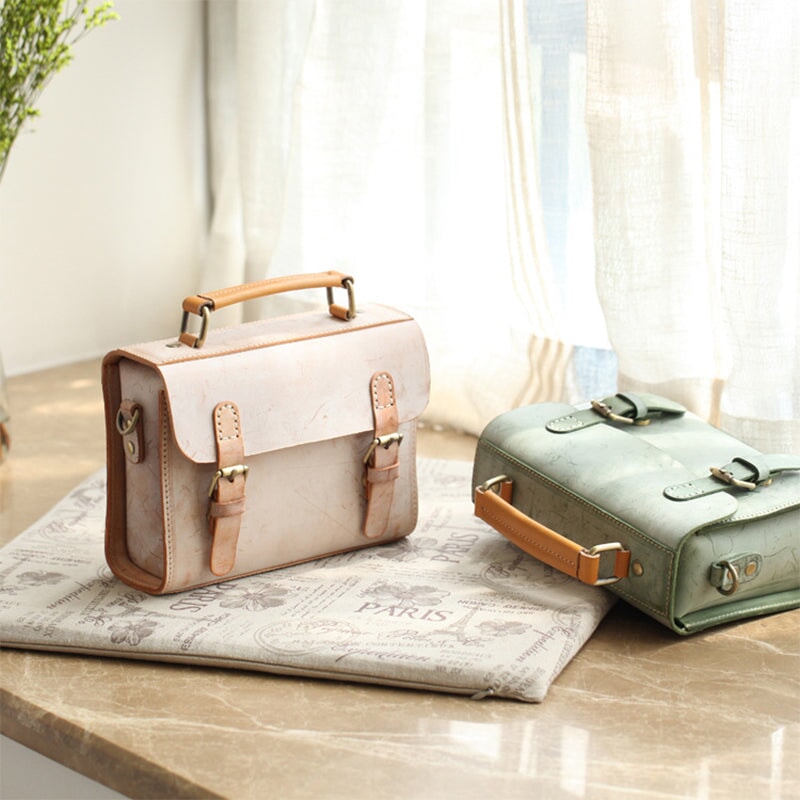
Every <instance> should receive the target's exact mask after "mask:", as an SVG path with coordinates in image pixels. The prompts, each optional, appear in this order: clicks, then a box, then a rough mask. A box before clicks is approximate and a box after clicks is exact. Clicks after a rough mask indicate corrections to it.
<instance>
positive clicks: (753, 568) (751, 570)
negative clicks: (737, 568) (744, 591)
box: [744, 561, 758, 577]
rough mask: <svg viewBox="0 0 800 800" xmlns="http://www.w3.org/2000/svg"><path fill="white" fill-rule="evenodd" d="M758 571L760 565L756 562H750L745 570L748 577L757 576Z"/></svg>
mask: <svg viewBox="0 0 800 800" xmlns="http://www.w3.org/2000/svg"><path fill="white" fill-rule="evenodd" d="M757 569H758V564H757V563H756V562H755V561H750V562H748V564H747V566H746V567H745V568H744V574H745V575H747V576H748V577H749V576H751V575H755V574H756V570H757Z"/></svg>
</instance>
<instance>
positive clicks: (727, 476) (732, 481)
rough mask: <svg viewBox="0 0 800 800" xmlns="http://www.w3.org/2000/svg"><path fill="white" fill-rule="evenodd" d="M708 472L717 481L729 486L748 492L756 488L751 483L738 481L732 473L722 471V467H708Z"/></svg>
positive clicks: (725, 470)
mask: <svg viewBox="0 0 800 800" xmlns="http://www.w3.org/2000/svg"><path fill="white" fill-rule="evenodd" d="M708 471H709V472H710V473H711V474H712V475H713V476H714V477H715V478H716V479H717V480H720V481H722V482H723V483H727V484H728V485H729V486H736V487H737V488H738V489H747V490H748V491H750V492H752V491H753V489H755V488H756V484H755V483H752V482H751V481H740V480H739V479H738V478H737V477H735V476H734V474H733V473H732V472H730V471H728V470H727V469H722V467H709V468H708Z"/></svg>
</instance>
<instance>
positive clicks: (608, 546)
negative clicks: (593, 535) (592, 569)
mask: <svg viewBox="0 0 800 800" xmlns="http://www.w3.org/2000/svg"><path fill="white" fill-rule="evenodd" d="M648 421H649V420H648ZM626 549H627V548H625V547H623V546H622V544H621V543H620V542H605V543H603V544H596V545H595V546H594V547H590V548H589V549H588V550H586V549H584V550H583V552H584V553H585V554H586V555H587V556H596V555H598V554H599V553H608V552H611V551H618V552H622V551H624V550H626ZM621 580H622V578H618V577H617V576H616V575H615V576H614V577H613V578H598V579H597V580H596V581H595V582H594V583H593V584H592V586H610V585H611V584H612V583H616V582H617V581H621Z"/></svg>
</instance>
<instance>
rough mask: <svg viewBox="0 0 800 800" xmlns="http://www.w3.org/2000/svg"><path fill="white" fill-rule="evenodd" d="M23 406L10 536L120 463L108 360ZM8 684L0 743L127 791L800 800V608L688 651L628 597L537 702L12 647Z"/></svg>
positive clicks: (19, 395)
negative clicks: (115, 457) (110, 442)
mask: <svg viewBox="0 0 800 800" xmlns="http://www.w3.org/2000/svg"><path fill="white" fill-rule="evenodd" d="M9 394H10V397H11V404H12V427H11V433H12V437H13V442H12V452H11V457H10V458H9V459H8V460H7V461H6V462H4V463H3V464H0V543H5V542H7V541H9V540H10V539H11V538H13V537H14V536H16V535H17V534H18V533H20V532H22V531H23V530H24V529H25V528H26V527H27V526H28V525H30V524H32V523H33V522H34V521H36V519H38V518H39V517H40V516H41V515H42V514H43V513H44V512H45V511H47V510H48V509H49V508H50V507H51V506H52V505H54V504H55V503H56V502H57V501H58V500H60V499H61V498H62V497H63V496H64V495H66V494H67V493H68V492H69V490H70V489H72V488H73V487H74V486H75V485H76V484H77V483H78V482H80V481H81V480H83V479H84V478H85V477H86V476H87V475H89V474H91V473H92V472H93V471H94V470H96V469H97V468H98V467H100V466H102V465H103V463H104V459H105V451H104V433H103V419H102V399H101V391H100V380H99V364H98V362H97V361H87V362H81V363H78V364H74V365H69V366H66V367H58V368H54V369H50V370H45V371H41V372H38V373H33V374H29V375H24V376H19V377H15V378H13V379H11V380H10V381H9ZM473 448H474V442H473V441H472V440H470V439H469V438H467V437H454V436H452V435H447V434H442V433H439V432H435V431H430V430H426V431H423V433H422V435H421V440H420V454H421V455H423V456H436V457H445V458H463V459H470V458H471V457H472V452H473ZM0 682H1V685H0V692H1V694H0V698H1V699H0V711H1V712H2V716H1V717H0V730H2V733H4V734H5V735H7V736H9V737H11V738H13V739H16V740H17V741H19V742H21V743H23V744H25V745H27V746H28V747H31V748H33V749H35V750H38V751H39V752H41V753H43V754H45V755H47V756H50V757H51V758H54V759H56V760H57V761H59V762H61V763H63V764H65V765H67V766H69V767H71V768H73V769H76V770H77V771H79V772H81V773H83V774H85V775H88V776H89V777H91V778H94V779H95V780H98V781H100V782H101V783H104V784H106V785H107V786H109V787H111V788H113V789H116V790H117V791H119V792H121V793H123V794H125V795H128V796H131V797H169V798H178V797H230V798H249V797H259V798H261V797H265V796H270V797H272V796H275V797H282V798H311V797H313V798H321V797H322V798H339V797H341V798H345V797H347V798H361V797H365V798H366V797H369V798H383V797H392V798H417V797H419V798H481V799H483V798H486V797H488V796H500V797H503V798H504V799H506V800H510V799H511V798H517V797H520V798H522V797H525V798H530V797H547V798H560V797H564V798H574V797H591V798H604V797H614V798H683V797H693V798H728V797H731V798H733V797H737V798H738V797H741V796H742V795H743V794H745V795H749V796H751V797H753V798H761V797H763V798H772V799H773V800H778V799H780V798H795V797H800V759H799V758H798V755H800V612H797V611H795V612H788V613H785V614H779V615H776V616H772V617H766V618H762V619H758V620H753V621H749V622H745V623H742V624H738V625H732V626H728V627H724V628H719V629H715V630H713V631H711V632H707V633H701V634H698V635H696V636H694V637H690V638H687V639H683V638H679V637H677V636H675V635H674V634H672V633H670V631H668V630H667V629H666V628H663V627H662V626H660V625H658V624H657V623H655V622H653V621H652V620H650V619H649V618H647V617H645V616H643V615H641V614H639V613H638V612H636V611H634V610H632V609H631V608H629V607H627V606H626V605H624V604H622V603H618V604H617V606H616V607H615V608H614V609H612V611H611V612H610V613H609V615H608V616H607V617H606V618H605V620H604V621H603V622H602V623H601V624H600V627H599V628H598V630H597V631H596V633H595V634H594V636H593V637H592V638H591V639H590V641H589V643H588V644H587V645H586V646H585V647H584V649H583V650H582V651H581V652H580V653H579V654H578V655H577V656H576V657H575V658H574V659H573V661H572V662H571V663H570V664H569V665H568V666H567V667H566V669H565V670H564V671H563V672H562V673H561V675H560V676H559V677H558V679H557V680H556V682H555V683H554V684H553V686H552V687H551V689H550V692H549V694H548V696H547V697H546V699H545V701H544V702H543V703H541V704H538V705H530V704H525V703H520V702H517V701H512V700H499V699H486V700H480V701H478V700H469V699H466V698H464V697H457V696H448V695H437V694H431V693H425V692H415V691H410V690H400V689H388V688H381V687H376V686H366V685H352V684H343V683H336V682H325V681H316V680H304V679H295V678H286V677H273V676H269V675H264V674H256V673H248V672H236V671H231V670H222V669H212V668H204V667H196V666H182V665H170V664H156V663H145V662H135V661H122V660H117V659H105V658H92V657H83V656H74V655H60V654H55V653H53V654H50V653H38V652H24V651H16V650H0ZM0 766H1V765H0Z"/></svg>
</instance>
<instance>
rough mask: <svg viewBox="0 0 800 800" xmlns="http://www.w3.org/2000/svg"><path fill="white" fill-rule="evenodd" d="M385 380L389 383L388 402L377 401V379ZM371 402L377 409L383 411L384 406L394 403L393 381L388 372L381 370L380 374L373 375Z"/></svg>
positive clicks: (390, 405) (387, 406)
mask: <svg viewBox="0 0 800 800" xmlns="http://www.w3.org/2000/svg"><path fill="white" fill-rule="evenodd" d="M381 379H383V380H385V381H386V382H387V383H388V384H389V402H388V403H385V404H383V405H382V404H381V403H379V402H378V381H379V380H381ZM372 403H373V405H374V406H375V409H376V410H377V411H383V409H385V408H391V407H392V406H393V405H394V383H393V381H392V376H391V375H390V374H389V373H388V372H382V373H381V374H380V375H376V376H375V380H374V381H373V382H372Z"/></svg>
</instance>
